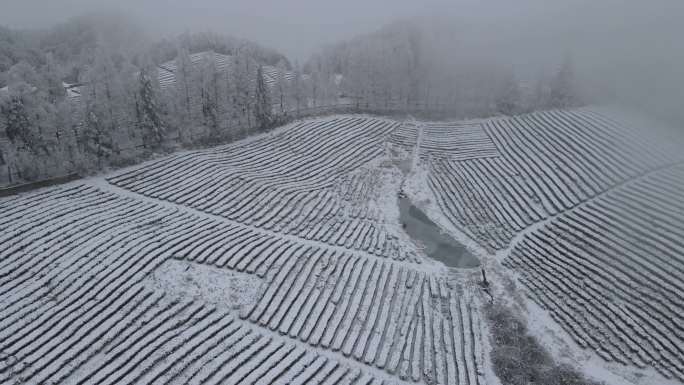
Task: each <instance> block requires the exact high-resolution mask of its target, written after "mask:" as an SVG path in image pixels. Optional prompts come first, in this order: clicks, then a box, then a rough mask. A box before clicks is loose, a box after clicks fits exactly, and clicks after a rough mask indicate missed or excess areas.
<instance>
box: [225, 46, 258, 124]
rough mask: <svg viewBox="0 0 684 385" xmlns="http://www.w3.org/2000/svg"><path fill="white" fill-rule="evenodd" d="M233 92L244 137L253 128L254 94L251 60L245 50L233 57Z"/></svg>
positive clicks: (240, 50)
mask: <svg viewBox="0 0 684 385" xmlns="http://www.w3.org/2000/svg"><path fill="white" fill-rule="evenodd" d="M231 75H232V76H231V77H232V82H231V83H232V85H233V89H232V92H233V93H234V95H235V107H236V110H237V112H238V117H239V120H240V121H242V126H243V128H244V130H243V131H244V133H243V134H244V135H247V133H248V132H249V129H250V128H251V126H252V106H253V93H252V90H253V89H254V88H253V87H252V81H253V79H254V74H253V72H252V63H251V58H250V57H249V55H248V54H247V53H246V52H245V50H243V49H239V50H238V51H237V52H236V54H235V55H234V57H233V70H232V72H231Z"/></svg>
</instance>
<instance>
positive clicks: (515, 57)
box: [0, 0, 684, 122]
mask: <svg viewBox="0 0 684 385" xmlns="http://www.w3.org/2000/svg"><path fill="white" fill-rule="evenodd" d="M551 3H553V4H551ZM0 7H1V10H2V12H0V25H5V26H8V27H11V28H19V29H27V28H41V27H47V26H50V25H53V24H55V23H59V22H63V21H65V20H67V19H68V18H70V17H73V16H76V15H79V14H83V13H88V12H93V11H99V10H103V9H112V10H118V11H123V12H124V13H125V14H127V15H129V16H130V17H132V18H134V19H135V20H136V21H137V22H138V23H140V24H142V25H143V26H144V28H145V29H146V30H147V32H148V34H149V35H150V36H151V37H153V38H158V37H163V36H170V35H176V34H178V33H181V32H184V31H193V32H195V31H207V30H212V31H215V32H219V33H225V34H229V35H233V36H237V37H242V38H248V39H251V40H255V41H257V42H259V43H262V44H264V45H266V46H270V47H272V48H274V49H276V50H279V51H280V52H282V53H284V54H285V55H287V56H288V57H289V58H290V59H291V61H293V62H294V61H299V62H304V61H306V59H307V57H309V56H310V55H311V54H312V53H314V52H316V50H317V49H318V48H319V47H321V46H324V45H327V44H331V43H334V42H337V41H340V40H346V39H350V38H352V37H354V36H357V35H360V34H364V33H369V32H372V31H374V30H377V29H379V28H380V27H381V26H382V25H384V24H387V23H390V22H392V21H394V20H399V19H414V20H419V21H420V22H422V23H423V24H424V25H426V26H428V28H430V27H432V26H433V25H436V24H438V25H442V26H447V28H446V29H448V30H449V34H450V35H449V36H450V37H449V38H448V39H443V40H442V41H443V42H444V47H443V48H444V49H443V52H444V53H445V55H448V56H449V55H451V56H453V55H457V56H458V55H463V56H466V55H468V56H473V55H479V56H480V57H481V58H482V59H486V58H490V59H491V60H493V61H496V62H497V63H498V64H499V65H507V66H511V68H513V69H514V70H515V72H516V73H517V74H518V76H519V77H520V78H521V79H523V80H525V79H533V78H534V77H535V76H538V74H539V73H540V72H543V71H548V68H552V67H553V66H554V65H557V63H559V62H560V61H561V58H562V57H563V56H564V55H571V56H572V58H573V61H574V63H575V65H576V68H577V72H578V74H579V75H580V78H581V80H582V83H583V86H584V90H585V92H586V93H587V94H589V95H591V97H592V98H594V99H597V100H599V101H601V100H604V99H606V98H608V97H609V98H610V99H611V100H617V101H621V102H625V103H629V104H630V105H632V106H636V107H640V108H646V109H648V110H649V111H651V112H653V113H655V114H658V115H659V116H661V117H664V118H666V119H669V120H670V121H679V122H684V114H683V113H682V112H681V111H680V106H681V102H682V100H683V91H684V43H683V41H682V38H681V36H684V26H683V24H682V23H681V20H684V2H682V1H680V0H658V1H652V2H645V1H625V0H601V1H591V0H568V1H563V2H560V1H557V2H549V1H543V0H522V1H515V2H513V1H504V0H488V1H474V0H473V1H471V0H423V1H414V0H412V1H407V0H347V1H329V0H294V1H282V0H257V1H255V0H231V1H222V0H195V1H189V0H169V1H166V0H146V1H141V0H118V1H116V2H114V1H111V0H53V1H44V0H2V5H1V6H0ZM436 21H437V23H436ZM443 30H444V29H443ZM554 63H555V64H554Z"/></svg>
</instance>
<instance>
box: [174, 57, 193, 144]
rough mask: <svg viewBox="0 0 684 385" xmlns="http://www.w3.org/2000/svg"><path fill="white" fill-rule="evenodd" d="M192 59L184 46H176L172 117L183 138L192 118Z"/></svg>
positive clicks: (182, 138)
mask: <svg viewBox="0 0 684 385" xmlns="http://www.w3.org/2000/svg"><path fill="white" fill-rule="evenodd" d="M192 73H193V67H192V61H191V60H190V53H189V52H188V50H187V48H185V47H184V46H179V47H178V55H177V56H176V59H175V71H174V76H175V80H176V81H175V84H174V86H175V89H174V92H173V94H174V95H173V97H172V99H173V103H170V104H171V105H173V106H174V117H175V119H174V120H175V122H176V126H177V127H178V136H179V139H180V140H181V141H183V140H184V136H183V133H184V131H185V130H186V129H187V128H188V127H189V126H190V124H191V120H192V102H191V100H192Z"/></svg>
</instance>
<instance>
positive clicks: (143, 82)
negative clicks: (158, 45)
mask: <svg viewBox="0 0 684 385" xmlns="http://www.w3.org/2000/svg"><path fill="white" fill-rule="evenodd" d="M157 78H158V77H157V74H156V71H155V70H154V67H152V66H150V65H146V66H143V67H142V68H141V69H140V72H139V73H138V95H137V98H136V117H137V120H138V127H139V129H140V131H141V132H142V138H143V146H144V147H146V148H156V147H159V146H160V145H161V142H162V140H163V137H164V125H163V123H162V119H161V113H160V111H159V104H158V97H157V92H156V87H155V86H154V80H153V79H157Z"/></svg>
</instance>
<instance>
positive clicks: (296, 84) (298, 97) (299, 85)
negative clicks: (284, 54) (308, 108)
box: [290, 64, 306, 116]
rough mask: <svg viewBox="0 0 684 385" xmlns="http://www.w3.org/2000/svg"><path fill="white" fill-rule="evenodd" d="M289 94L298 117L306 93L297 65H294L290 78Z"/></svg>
mask: <svg viewBox="0 0 684 385" xmlns="http://www.w3.org/2000/svg"><path fill="white" fill-rule="evenodd" d="M290 94H291V98H292V100H293V101H294V104H295V108H296V109H295V111H296V113H297V116H299V114H300V112H301V109H302V107H303V104H304V103H305V98H306V93H305V89H304V79H303V76H302V71H301V69H300V67H299V64H295V68H294V73H293V76H292V85H291V87H290Z"/></svg>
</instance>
